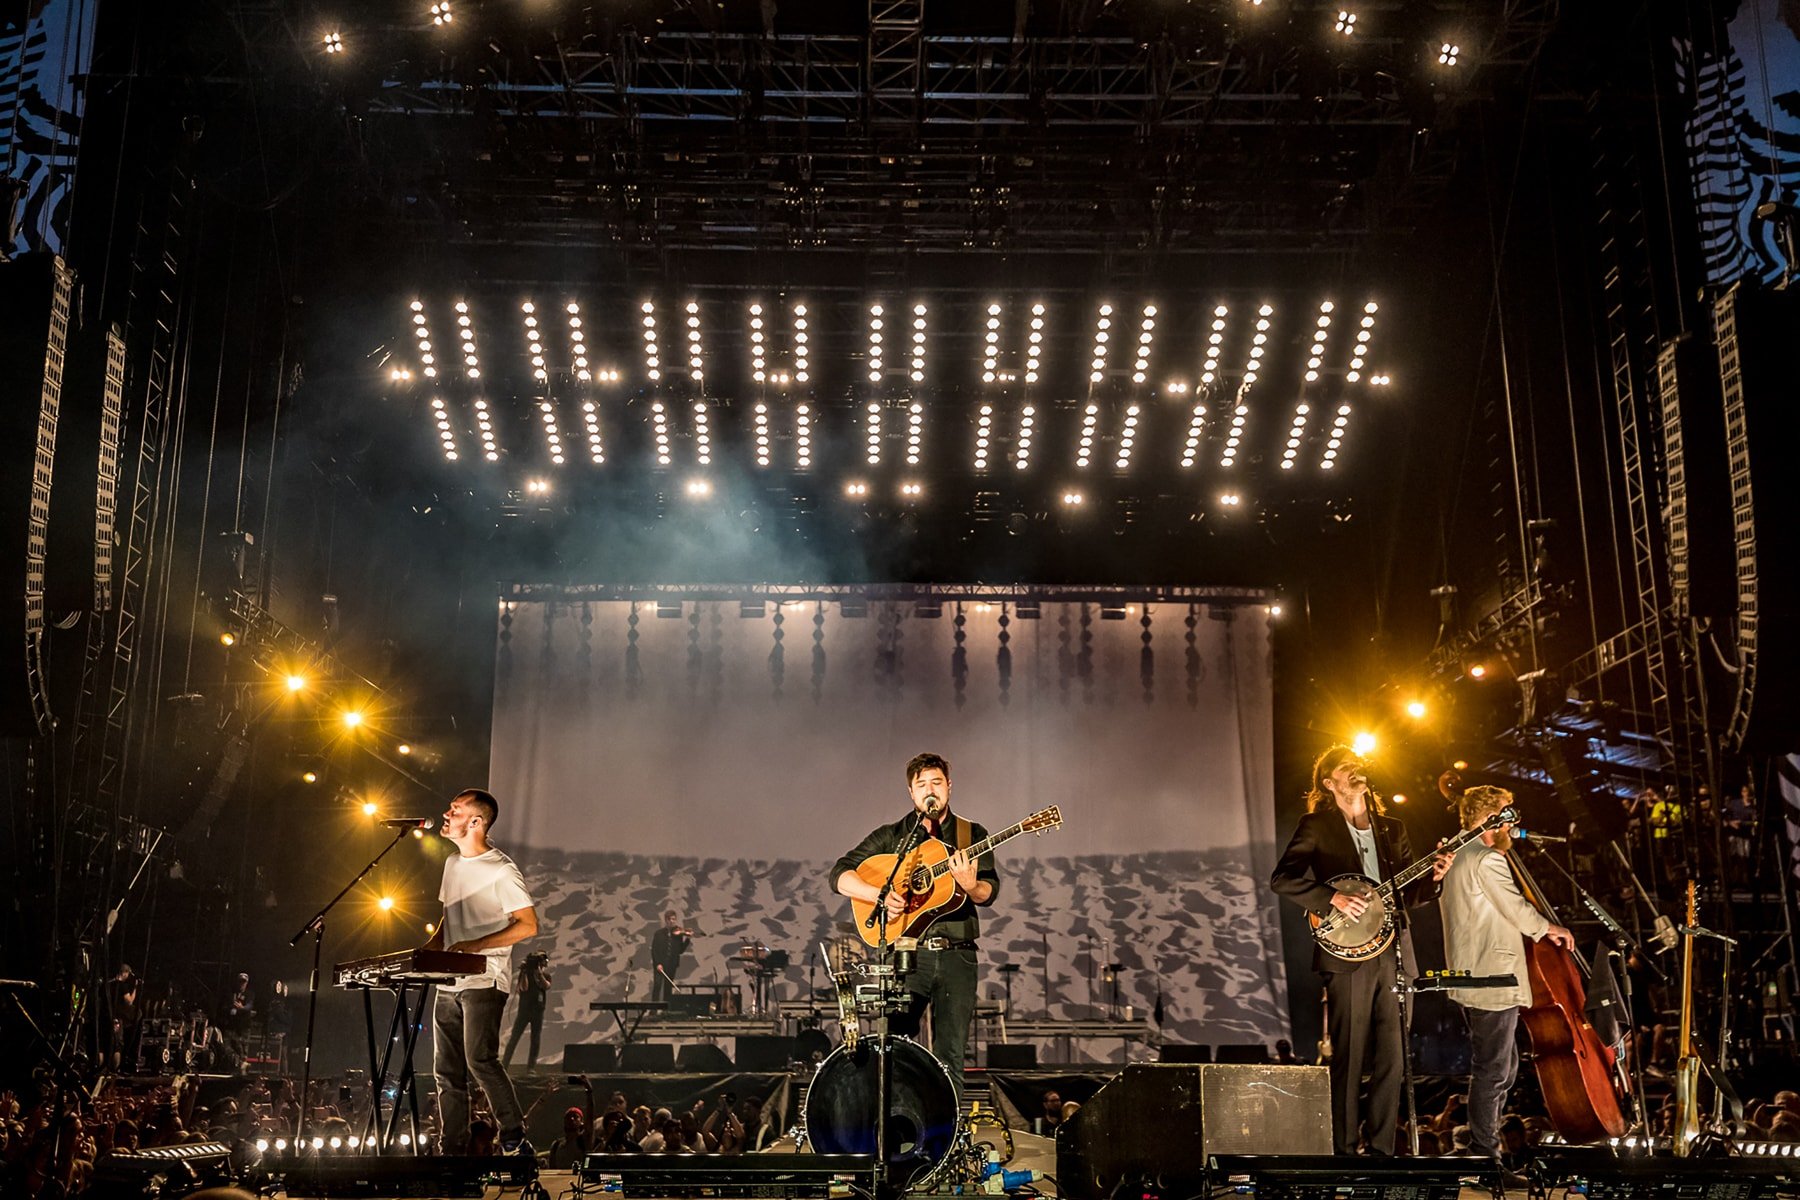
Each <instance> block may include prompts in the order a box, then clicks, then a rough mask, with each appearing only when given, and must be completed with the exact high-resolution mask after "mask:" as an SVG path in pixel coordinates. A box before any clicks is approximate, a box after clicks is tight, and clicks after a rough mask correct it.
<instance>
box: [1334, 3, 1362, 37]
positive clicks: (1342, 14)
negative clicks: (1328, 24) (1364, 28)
mask: <svg viewBox="0 0 1800 1200" xmlns="http://www.w3.org/2000/svg"><path fill="white" fill-rule="evenodd" d="M1332 28H1333V29H1336V30H1337V31H1338V32H1339V33H1341V34H1343V35H1344V36H1345V37H1349V36H1350V35H1351V34H1353V33H1355V32H1356V14H1355V13H1353V12H1351V11H1349V10H1348V9H1343V8H1340V9H1338V15H1337V24H1336V25H1333V26H1332Z"/></svg>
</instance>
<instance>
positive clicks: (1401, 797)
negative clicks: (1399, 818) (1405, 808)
mask: <svg viewBox="0 0 1800 1200" xmlns="http://www.w3.org/2000/svg"><path fill="white" fill-rule="evenodd" d="M1388 799H1389V800H1392V801H1393V802H1394V803H1395V804H1405V803H1406V793H1405V792H1395V793H1394V794H1393V795H1391V796H1389V797H1388Z"/></svg>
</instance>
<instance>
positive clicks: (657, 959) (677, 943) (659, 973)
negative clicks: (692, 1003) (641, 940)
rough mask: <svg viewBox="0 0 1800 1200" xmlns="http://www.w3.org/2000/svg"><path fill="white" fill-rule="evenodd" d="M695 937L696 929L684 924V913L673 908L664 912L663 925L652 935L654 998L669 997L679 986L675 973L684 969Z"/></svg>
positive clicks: (651, 996) (652, 992)
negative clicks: (682, 921)
mask: <svg viewBox="0 0 1800 1200" xmlns="http://www.w3.org/2000/svg"><path fill="white" fill-rule="evenodd" d="M693 940H694V931H693V930H691V929H683V928H682V927H681V914H680V913H678V912H676V911H675V910H674V909H672V908H671V909H670V910H669V911H668V912H666V913H664V914H663V923H662V928H660V929H658V930H657V931H656V932H655V933H653V934H651V935H650V998H651V999H652V1000H667V999H668V998H669V993H670V992H671V991H673V990H674V987H675V973H676V972H677V971H679V970H680V969H681V958H682V955H684V954H686V953H687V951H688V946H689V945H690V944H692V942H693Z"/></svg>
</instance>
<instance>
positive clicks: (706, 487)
mask: <svg viewBox="0 0 1800 1200" xmlns="http://www.w3.org/2000/svg"><path fill="white" fill-rule="evenodd" d="M687 494H688V495H690V496H695V497H700V496H710V495H712V484H710V483H708V482H707V481H706V480H704V479H690V480H688V485H687Z"/></svg>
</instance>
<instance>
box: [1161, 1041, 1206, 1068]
mask: <svg viewBox="0 0 1800 1200" xmlns="http://www.w3.org/2000/svg"><path fill="white" fill-rule="evenodd" d="M1156 1058H1157V1061H1158V1062H1166V1063H1209V1062H1211V1061H1212V1060H1213V1059H1212V1047H1211V1046H1189V1045H1185V1044H1183V1043H1181V1042H1164V1043H1163V1047H1162V1049H1161V1050H1159V1051H1158V1052H1157V1056H1156Z"/></svg>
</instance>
